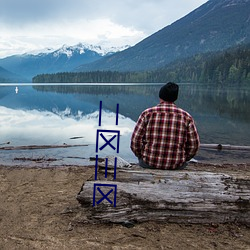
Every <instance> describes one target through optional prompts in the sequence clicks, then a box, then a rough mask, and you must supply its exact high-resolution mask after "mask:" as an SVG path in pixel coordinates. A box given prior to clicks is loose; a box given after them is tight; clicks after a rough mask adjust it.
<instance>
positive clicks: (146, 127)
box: [131, 82, 200, 169]
mask: <svg viewBox="0 0 250 250" xmlns="http://www.w3.org/2000/svg"><path fill="white" fill-rule="evenodd" d="M178 92H179V86H178V85H177V84H176V83H172V82H169V83H167V84H165V85H164V86H163V87H162V88H161V89H160V91H159V97H160V103H159V104H158V105H157V106H155V107H151V108H148V109H146V110H145V111H143V112H142V114H141V115H140V117H139V119H138V121H137V124H136V126H135V129H134V132H133V134H132V138H131V149H132V151H133V153H134V154H135V155H136V156H137V157H138V159H139V165H140V166H141V167H143V168H156V169H184V168H185V167H186V166H187V162H188V161H189V160H191V159H192V158H193V157H194V156H195V154H196V153H197V151H198V148H199V144H200V142H199V135H198V132H197V129H196V126H195V123H194V120H193V118H192V116H191V115H190V114H189V113H187V112H186V111H184V110H182V109H181V108H179V107H177V106H176V105H175V104H174V102H175V101H176V100H177V98H178Z"/></svg>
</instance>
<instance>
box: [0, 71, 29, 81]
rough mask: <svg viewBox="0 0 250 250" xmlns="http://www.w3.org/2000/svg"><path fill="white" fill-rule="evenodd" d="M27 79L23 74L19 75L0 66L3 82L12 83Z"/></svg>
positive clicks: (0, 75)
mask: <svg viewBox="0 0 250 250" xmlns="http://www.w3.org/2000/svg"><path fill="white" fill-rule="evenodd" d="M24 80H25V79H24V78H23V77H21V76H18V75H16V74H14V73H12V72H10V71H8V70H6V69H4V68H3V67H0V82H1V83H11V82H20V81H24Z"/></svg>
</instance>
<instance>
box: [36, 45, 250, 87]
mask: <svg viewBox="0 0 250 250" xmlns="http://www.w3.org/2000/svg"><path fill="white" fill-rule="evenodd" d="M167 81H175V82H192V83H196V82H197V83H217V84H223V85H226V84H240V85H248V84H250V44H245V45H241V46H236V47H232V48H229V49H227V50H224V51H217V52H209V53H204V54H197V55H195V56H192V57H189V58H186V59H182V60H178V61H175V62H172V63H170V64H168V65H166V66H165V67H163V68H159V69H157V70H152V71H142V72H118V71H114V72H113V71H91V72H62V73H55V74H41V75H37V76H35V77H34V78H33V79H32V82H33V83H164V82H167Z"/></svg>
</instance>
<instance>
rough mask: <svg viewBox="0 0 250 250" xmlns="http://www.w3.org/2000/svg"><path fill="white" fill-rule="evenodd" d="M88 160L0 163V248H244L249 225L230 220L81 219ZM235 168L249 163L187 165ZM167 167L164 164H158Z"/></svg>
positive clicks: (248, 170)
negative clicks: (66, 163) (126, 223)
mask: <svg viewBox="0 0 250 250" xmlns="http://www.w3.org/2000/svg"><path fill="white" fill-rule="evenodd" d="M94 169H95V167H94V165H88V166H73V165H72V166H61V167H55V166H54V167H53V166H52V167H40V166H26V167H23V166H18V165H16V166H15V167H10V166H9V167H5V166H2V165H1V166H0V182H1V185H0V192H1V196H0V249H3V250H9V249H39V250H40V249H58V250H59V249H73V250H76V249H77V250H78V249H87V250H88V249H187V250H191V249H192V250H193V249H228V250H235V249H242V250H243V249H249V248H250V228H248V227H246V226H244V225H237V223H235V224H216V225H213V224H211V225H200V224H192V225H190V224H170V223H156V222H145V223H140V224H135V226H134V227H132V228H128V227H125V226H123V225H121V224H94V225H92V224H88V223H87V224H84V223H82V222H81V218H82V217H83V216H84V214H83V210H82V209H81V207H80V205H79V203H78V201H77V200H76V195H77V193H78V192H79V191H80V188H81V186H82V184H83V183H84V182H86V181H87V180H88V179H89V178H90V177H91V176H93V175H94ZM188 170H191V171H213V172H220V173H230V172H234V173H235V172H236V173H237V174H239V175H244V176H247V177H248V176H249V177H250V164H237V165H235V164H222V165H218V164H217V165H214V164H209V165H206V164H199V163H198V164H197V163H196V164H190V166H189V167H188V169H187V171H188ZM163 171H167V170H163Z"/></svg>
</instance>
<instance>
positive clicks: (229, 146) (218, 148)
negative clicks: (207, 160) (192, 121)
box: [200, 143, 250, 150]
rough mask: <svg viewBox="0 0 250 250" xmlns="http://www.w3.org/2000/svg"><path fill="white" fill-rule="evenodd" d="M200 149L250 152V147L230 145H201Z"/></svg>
mask: <svg viewBox="0 0 250 250" xmlns="http://www.w3.org/2000/svg"><path fill="white" fill-rule="evenodd" d="M200 148H207V149H217V150H250V146H237V145H230V144H205V143H201V144H200Z"/></svg>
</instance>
